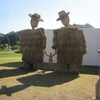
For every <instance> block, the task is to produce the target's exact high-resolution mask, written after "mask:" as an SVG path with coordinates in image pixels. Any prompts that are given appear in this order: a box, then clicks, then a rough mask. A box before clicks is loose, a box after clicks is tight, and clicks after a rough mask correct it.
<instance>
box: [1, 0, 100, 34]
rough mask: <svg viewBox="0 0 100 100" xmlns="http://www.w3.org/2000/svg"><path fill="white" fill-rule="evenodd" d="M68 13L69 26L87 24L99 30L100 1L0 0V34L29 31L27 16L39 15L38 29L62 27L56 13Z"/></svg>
mask: <svg viewBox="0 0 100 100" xmlns="http://www.w3.org/2000/svg"><path fill="white" fill-rule="evenodd" d="M61 10H65V11H66V12H70V15H69V16H70V24H73V23H76V24H86V23H89V24H91V25H93V26H94V27H95V28H100V20H99V19H100V0H0V33H5V34H6V33H8V32H11V31H19V30H23V29H28V28H29V29H30V28H31V26H30V17H29V16H28V14H34V13H39V14H40V15H41V18H43V19H44V22H40V23H39V25H38V27H43V28H45V29H55V28H59V27H62V26H63V25H62V23H61V22H60V21H56V19H57V18H58V12H59V11H61Z"/></svg>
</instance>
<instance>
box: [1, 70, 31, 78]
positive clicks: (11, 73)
mask: <svg viewBox="0 0 100 100" xmlns="http://www.w3.org/2000/svg"><path fill="white" fill-rule="evenodd" d="M29 72H30V71H29V70H20V69H3V70H0V78H5V77H11V76H18V75H23V74H27V73H29Z"/></svg>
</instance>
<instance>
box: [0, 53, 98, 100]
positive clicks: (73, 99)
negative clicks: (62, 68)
mask: <svg viewBox="0 0 100 100" xmlns="http://www.w3.org/2000/svg"><path fill="white" fill-rule="evenodd" d="M22 66H23V63H22V61H21V54H16V53H13V52H0V100H91V99H92V98H93V97H95V83H96V81H97V79H98V67H96V66H94V67H93V66H80V69H79V71H80V74H79V75H78V76H76V75H72V74H62V73H58V72H52V71H47V72H45V74H42V73H41V72H40V70H39V71H36V72H32V71H26V70H20V69H18V67H22Z"/></svg>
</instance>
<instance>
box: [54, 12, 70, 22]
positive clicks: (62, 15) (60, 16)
mask: <svg viewBox="0 0 100 100" xmlns="http://www.w3.org/2000/svg"><path fill="white" fill-rule="evenodd" d="M69 13H70V12H67V13H66V12H65V11H64V10H62V11H60V12H59V13H58V15H59V18H58V19H57V20H56V21H59V20H61V19H62V18H63V17H65V16H66V15H68V14H69Z"/></svg>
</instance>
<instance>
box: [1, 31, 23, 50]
mask: <svg viewBox="0 0 100 100" xmlns="http://www.w3.org/2000/svg"><path fill="white" fill-rule="evenodd" d="M22 33H23V30H22V31H18V32H14V31H12V32H9V33H8V34H6V35H2V36H0V50H4V49H14V48H15V49H16V48H19V38H20V36H21V35H22Z"/></svg>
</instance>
